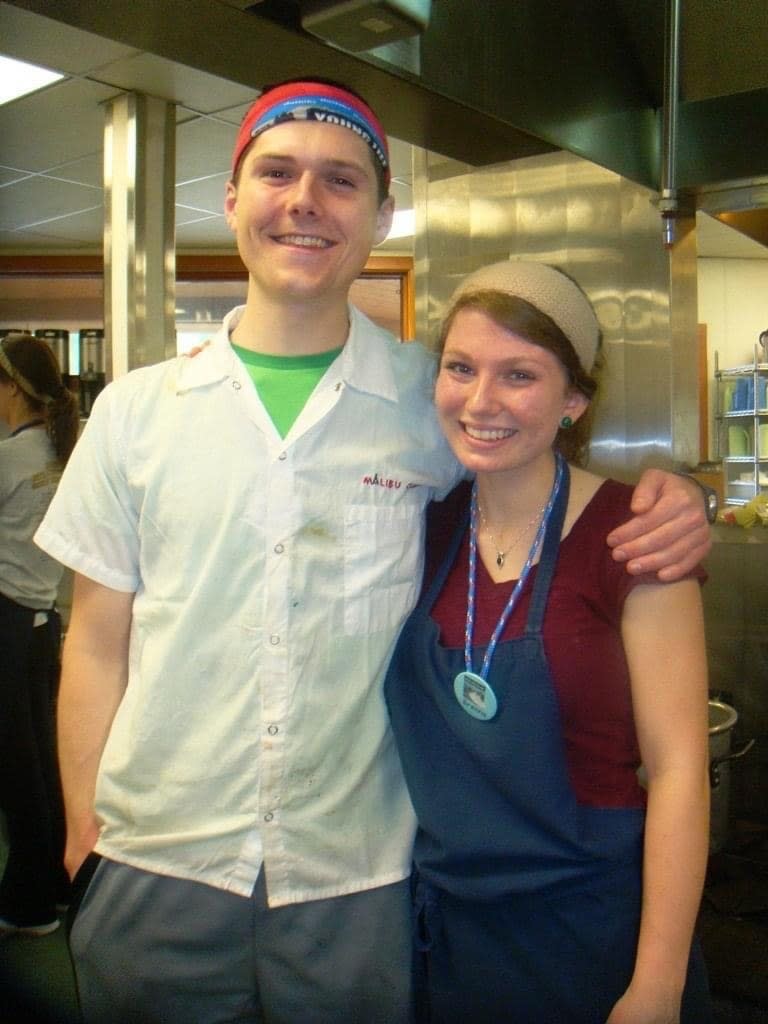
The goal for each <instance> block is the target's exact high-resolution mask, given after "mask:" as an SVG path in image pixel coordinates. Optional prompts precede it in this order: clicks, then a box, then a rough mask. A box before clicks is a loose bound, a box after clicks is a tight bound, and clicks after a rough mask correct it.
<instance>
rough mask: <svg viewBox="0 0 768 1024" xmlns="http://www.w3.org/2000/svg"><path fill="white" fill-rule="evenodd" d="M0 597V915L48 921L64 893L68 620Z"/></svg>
mask: <svg viewBox="0 0 768 1024" xmlns="http://www.w3.org/2000/svg"><path fill="white" fill-rule="evenodd" d="M46 614H47V620H46V622H45V623H43V624H42V625H38V626H35V624H34V623H35V615H36V613H35V611H34V610H33V609H30V608H24V607H22V606H21V605H18V604H16V603H15V601H11V600H10V599H9V598H7V597H5V596H4V595H2V594H0V809H2V812H3V814H4V816H5V822H6V829H7V834H8V844H9V852H8V860H7V863H6V867H5V871H4V873H3V877H2V882H0V917H2V918H5V919H7V920H9V921H11V922H13V923H14V924H20V925H31V924H43V923H46V922H48V921H51V920H53V918H54V917H55V916H56V902H57V899H58V898H59V897H60V896H61V895H62V886H63V885H64V872H63V867H62V854H63V842H64V824H63V812H62V799H61V787H60V782H59V773H58V763H57V757H56V746H55V727H54V719H55V703H56V695H57V691H58V683H59V647H60V643H61V619H60V617H59V615H58V613H57V612H56V611H48V612H47V613H46Z"/></svg>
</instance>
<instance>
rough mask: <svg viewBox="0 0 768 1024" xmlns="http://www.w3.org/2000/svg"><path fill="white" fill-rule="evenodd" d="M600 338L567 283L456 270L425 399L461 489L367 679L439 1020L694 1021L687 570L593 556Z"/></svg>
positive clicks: (623, 492)
mask: <svg viewBox="0 0 768 1024" xmlns="http://www.w3.org/2000/svg"><path fill="white" fill-rule="evenodd" d="M598 343H599V328H598V323H597V320H596V318H595V315H594V312H593V310H592V307H591V306H590V304H589V302H588V300H587V299H586V297H585V296H584V294H583V292H582V291H581V290H580V289H579V288H578V286H577V285H575V284H574V282H573V281H571V279H570V278H568V277H566V276H565V275H564V274H562V273H560V272H559V271H557V270H555V269H554V268H552V267H549V266H546V265H544V264H540V263H529V262H523V261H519V262H514V261H513V262H505V263H501V264H495V265H493V266H490V267H486V268H484V269H482V270H480V271H478V272H477V273H475V274H473V275H471V276H470V277H469V278H468V279H467V280H466V281H465V282H464V284H463V285H462V286H461V287H460V288H459V290H458V292H457V294H456V295H455V296H454V298H453V300H452V303H451V305H450V308H449V311H448V314H447V318H446V320H445V323H444V327H443V331H442V336H441V356H440V370H439V375H438V379H437V384H436V389H435V401H436V404H437V409H438V415H439V418H440V421H441V425H442V428H443V430H444V432H445V435H446V437H447V438H448V440H449V442H450V444H451V447H452V448H453V451H454V452H455V454H456V456H457V457H458V458H459V460H460V461H461V462H462V463H463V464H464V466H466V467H467V469H469V470H471V471H472V472H473V473H474V474H475V481H474V485H473V486H472V487H471V488H470V487H469V486H467V488H465V489H464V490H463V491H459V492H455V493H454V495H453V496H452V498H450V499H449V502H448V505H447V508H448V509H449V510H450V508H451V505H453V506H454V508H455V505H456V503H457V502H459V503H462V504H463V505H464V506H465V509H464V515H463V519H462V522H461V526H460V527H459V529H458V530H455V529H454V531H453V535H452V536H447V535H446V531H445V530H444V529H442V527H441V521H440V520H438V519H437V518H433V521H432V524H431V527H430V533H429V559H428V568H427V573H426V577H425V588H424V591H423V593H422V597H421V600H420V603H419V605H418V607H417V608H416V610H415V611H414V613H413V614H412V616H411V618H410V620H409V621H408V623H407V624H406V626H405V628H404V630H403V632H402V634H401V637H400V641H399V644H398V647H397V650H396V652H395V655H394V658H393V660H392V664H391V668H390V672H389V676H388V679H387V684H386V695H387V701H388V704H389V709H390V714H391V717H392V723H393V726H394V730H395V734H396V736H397V740H398V745H399V748H400V752H401V757H402V760H403V764H404V768H405V773H406V778H407V781H408V785H409V789H410V792H411V797H412V799H413V803H414V806H415V809H416V813H417V816H418V818H419V832H418V835H417V839H416V845H415V864H416V879H417V882H416V898H417V912H418V921H419V926H420V937H421V940H422V944H423V948H424V952H425V957H424V963H425V966H426V984H427V990H428V997H429V1004H430V1012H431V1016H430V1020H431V1021H433V1022H435V1024H448V1022H455V1024H459V1022H461V1024H466V1022H471V1024H491V1022H493V1024H499V1022H503V1021H514V1022H515V1024H606V1022H609V1024H677V1022H678V1021H685V1022H690V1024H694V1022H695V1024H704V1022H706V1021H708V1020H710V1011H709V1004H708V995H707V986H706V979H705V976H704V971H703V966H702V964H701V961H700V957H699V955H698V951H697V950H696V952H695V953H694V954H693V955H691V946H692V935H693V929H694V922H695V918H696V914H697V909H698V905H699V900H700V895H701V888H702V884H703V878H704V872H705V867H706V859H707V849H708V796H709V790H708V781H707V741H708V735H707V681H706V665H705V653H704V640H703V627H702V613H701V604H700V597H699V580H698V579H697V578H695V577H696V576H701V573H695V574H693V578H688V579H685V580H683V581H681V582H678V583H673V584H660V583H658V582H657V580H656V579H655V577H650V576H640V577H631V576H630V575H629V574H628V573H627V572H626V570H625V569H624V567H622V566H621V565H618V564H617V563H615V562H614V561H613V560H612V559H611V557H610V553H609V552H608V550H607V548H606V545H605V536H606V534H607V533H609V532H610V530H612V529H613V528H614V527H615V526H616V525H617V524H619V523H621V522H622V521H624V520H625V519H626V518H627V515H628V512H629V502H630V498H631V489H630V488H629V487H626V486H624V485H622V484H619V483H617V482H615V481H612V480H604V479H601V478H599V477H597V476H594V475H593V474H591V473H588V472H586V471H585V470H584V469H581V468H579V466H578V463H579V461H580V458H581V455H582V453H583V451H584V448H585V446H586V441H587V436H588V431H587V427H586V423H587V418H588V412H589V406H590V399H591V398H592V396H593V394H594V391H595V380H594V378H593V376H592V370H593V366H594V363H595V359H596V356H597V350H598ZM438 508H439V507H438ZM448 518H449V517H448V516H447V515H444V516H443V519H444V520H446V521H447V519H448ZM453 522H455V518H454V519H453ZM641 765H642V772H640V771H639V769H640V768H641ZM641 777H642V778H643V779H647V782H645V783H644V785H641V782H640V778H641ZM644 786H645V788H644Z"/></svg>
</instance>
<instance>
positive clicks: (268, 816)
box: [264, 811, 274, 821]
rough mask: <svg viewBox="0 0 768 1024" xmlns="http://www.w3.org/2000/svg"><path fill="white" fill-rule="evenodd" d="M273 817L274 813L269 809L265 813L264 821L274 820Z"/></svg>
mask: <svg viewBox="0 0 768 1024" xmlns="http://www.w3.org/2000/svg"><path fill="white" fill-rule="evenodd" d="M273 818H274V814H273V813H272V811H267V813H266V814H265V815H264V821H272V819H273Z"/></svg>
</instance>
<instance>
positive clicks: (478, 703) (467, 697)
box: [453, 452, 564, 721]
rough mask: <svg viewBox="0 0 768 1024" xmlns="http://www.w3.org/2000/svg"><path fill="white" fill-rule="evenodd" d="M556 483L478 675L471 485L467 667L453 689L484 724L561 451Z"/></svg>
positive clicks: (493, 707) (559, 476)
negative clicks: (494, 668) (499, 650)
mask: <svg viewBox="0 0 768 1024" xmlns="http://www.w3.org/2000/svg"><path fill="white" fill-rule="evenodd" d="M555 463H556V470H555V480H554V483H553V484H552V491H551V492H550V495H549V501H548V502H547V505H546V507H545V509H544V514H543V515H542V517H541V522H540V523H539V528H538V530H537V531H536V536H535V537H534V539H533V543H532V544H531V547H530V550H529V552H528V557H527V558H526V560H525V565H524V566H523V570H522V572H521V573H520V578H519V579H518V581H517V583H516V584H515V587H514V590H513V591H512V593H511V594H510V597H509V600H508V601H507V604H506V607H505V608H504V611H503V612H502V613H501V615H500V617H499V621H498V622H497V623H496V628H495V629H494V631H493V634H492V635H491V639H490V641H489V643H488V647H487V648H486V651H485V657H484V658H483V664H482V668H481V669H480V672H479V674H478V673H476V672H474V670H473V668H472V640H473V635H474V631H475V593H476V584H477V481H475V483H474V484H473V486H472V504H471V506H470V519H469V573H468V580H467V619H466V624H465V627H464V667H465V671H464V672H460V673H459V674H458V675H457V676H456V679H455V680H454V684H453V689H454V693H455V695H456V699H457V700H458V702H459V704H460V705H461V706H462V708H463V709H464V710H465V711H466V712H467V714H469V715H471V716H472V717H473V718H478V719H480V720H481V721H489V720H490V719H491V718H493V716H494V715H495V714H496V710H497V708H498V703H497V700H496V695H495V694H494V692H493V690H492V689H491V687H490V685H489V684H488V681H487V680H488V672H489V670H490V667H491V659H492V658H493V655H494V652H495V650H496V645H497V644H498V642H499V639H500V637H501V634H502V633H503V632H504V627H505V626H506V624H507V622H508V620H509V617H510V615H511V614H512V611H513V610H514V607H515V605H516V604H517V601H518V599H519V597H520V594H521V592H522V589H523V587H524V586H525V581H526V580H527V578H528V574H529V573H530V571H531V568H532V566H533V560H534V559H535V557H536V552H537V551H538V550H539V547H540V545H541V542H542V540H543V539H544V534H545V533H546V532H547V524H548V523H549V517H550V515H551V514H552V509H553V508H554V505H555V501H556V500H557V495H558V493H559V491H560V484H561V481H562V479H563V466H564V459H563V457H562V455H560V453H559V452H556V453H555Z"/></svg>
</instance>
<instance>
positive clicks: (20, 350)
mask: <svg viewBox="0 0 768 1024" xmlns="http://www.w3.org/2000/svg"><path fill="white" fill-rule="evenodd" d="M0 378H2V379H6V380H12V381H13V382H14V383H15V384H16V385H17V386H18V387H19V389H20V390H21V391H22V392H23V394H24V398H25V400H26V402H27V405H28V406H29V408H30V410H31V411H32V412H34V413H36V414H37V415H39V416H40V417H41V418H42V419H43V420H44V421H45V429H46V433H47V434H48V437H49V438H50V441H51V444H52V445H53V450H54V452H55V453H56V458H57V459H58V461H59V462H60V463H61V466H62V468H63V467H64V466H65V465H66V463H67V460H68V459H69V456H70V455H71V454H72V449H73V448H74V447H75V442H76V441H77V433H78V429H79V425H80V410H79V403H78V401H77V398H76V397H75V395H73V394H72V392H71V391H70V390H69V388H68V387H67V386H66V384H65V383H64V381H63V379H62V376H61V370H60V369H59V364H58V361H57V359H56V356H55V355H54V352H53V349H51V347H50V346H49V345H47V344H46V343H45V342H44V341H41V340H40V338H36V337H35V336H34V335H33V334H27V333H23V332H20V331H19V332H12V333H11V334H7V335H6V336H5V337H4V338H3V339H2V340H1V341H0Z"/></svg>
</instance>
